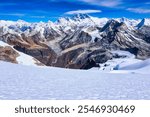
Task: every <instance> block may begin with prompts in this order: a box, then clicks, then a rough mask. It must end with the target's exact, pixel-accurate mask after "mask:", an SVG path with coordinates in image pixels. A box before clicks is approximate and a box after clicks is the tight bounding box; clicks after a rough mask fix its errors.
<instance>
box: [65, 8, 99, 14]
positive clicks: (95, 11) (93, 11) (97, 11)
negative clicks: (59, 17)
mask: <svg viewBox="0 0 150 117" xmlns="http://www.w3.org/2000/svg"><path fill="white" fill-rule="evenodd" d="M100 12H102V11H101V10H90V9H89V10H76V11H68V12H66V13H65V14H68V15H72V14H78V13H82V14H86V13H88V14H89V13H100Z"/></svg>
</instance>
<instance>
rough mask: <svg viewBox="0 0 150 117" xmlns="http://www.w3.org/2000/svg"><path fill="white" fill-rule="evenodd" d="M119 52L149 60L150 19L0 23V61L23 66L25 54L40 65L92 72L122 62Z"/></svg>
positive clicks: (81, 18) (84, 16)
mask: <svg viewBox="0 0 150 117" xmlns="http://www.w3.org/2000/svg"><path fill="white" fill-rule="evenodd" d="M4 45H5V46H4ZM118 50H120V51H127V52H129V53H131V54H133V55H134V56H135V58H136V59H138V60H145V59H148V58H150V19H148V18H145V19H138V20H135V19H127V18H124V17H123V18H116V19H115V18H113V19H108V18H97V17H92V16H89V15H87V14H77V15H75V16H72V17H62V18H60V19H58V20H57V21H56V22H51V21H48V22H47V23H44V22H39V23H29V22H25V21H22V20H18V21H16V22H14V21H4V20H0V52H1V53H0V60H4V61H9V62H13V63H20V62H19V61H18V57H19V56H21V55H22V54H24V56H28V58H29V57H30V59H29V60H31V58H32V60H33V61H32V63H34V64H38V65H46V66H55V67H62V68H73V69H90V68H92V67H97V66H99V64H103V63H105V62H107V61H109V60H113V59H114V58H118V57H119V58H123V57H124V56H125V55H121V56H119V55H117V54H114V51H118ZM25 58H26V57H25ZM22 63H24V60H22Z"/></svg>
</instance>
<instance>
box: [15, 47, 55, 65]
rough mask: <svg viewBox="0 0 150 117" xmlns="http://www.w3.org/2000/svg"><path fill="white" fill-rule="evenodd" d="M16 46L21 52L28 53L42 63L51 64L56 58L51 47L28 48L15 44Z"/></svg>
mask: <svg viewBox="0 0 150 117" xmlns="http://www.w3.org/2000/svg"><path fill="white" fill-rule="evenodd" d="M14 48H15V49H16V50H18V51H20V52H23V53H25V54H28V55H30V56H32V57H34V58H36V59H37V60H39V61H40V62H41V63H43V64H45V65H48V66H51V65H52V61H53V60H54V59H55V57H56V55H55V53H54V51H53V50H51V49H50V48H26V47H21V46H14Z"/></svg>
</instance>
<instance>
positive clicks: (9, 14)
mask: <svg viewBox="0 0 150 117" xmlns="http://www.w3.org/2000/svg"><path fill="white" fill-rule="evenodd" d="M0 15H3V16H18V17H23V16H25V14H21V13H0Z"/></svg>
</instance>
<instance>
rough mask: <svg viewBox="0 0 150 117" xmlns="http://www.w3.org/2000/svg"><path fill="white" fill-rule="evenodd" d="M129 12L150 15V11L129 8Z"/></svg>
mask: <svg viewBox="0 0 150 117" xmlns="http://www.w3.org/2000/svg"><path fill="white" fill-rule="evenodd" d="M127 10H128V11H131V12H135V13H150V9H142V8H128V9H127Z"/></svg>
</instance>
